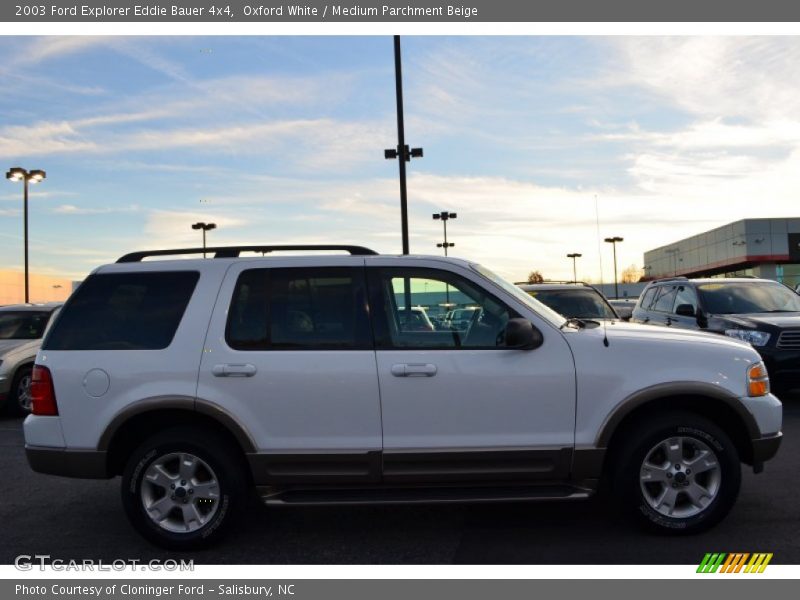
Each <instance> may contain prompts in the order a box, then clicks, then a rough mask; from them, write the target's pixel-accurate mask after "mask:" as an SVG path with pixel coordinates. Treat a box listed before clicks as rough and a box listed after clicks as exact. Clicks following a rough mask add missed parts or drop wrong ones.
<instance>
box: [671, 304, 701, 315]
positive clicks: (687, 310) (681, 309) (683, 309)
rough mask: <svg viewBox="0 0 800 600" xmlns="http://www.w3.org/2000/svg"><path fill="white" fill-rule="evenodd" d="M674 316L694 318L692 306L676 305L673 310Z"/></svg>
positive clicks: (694, 313)
mask: <svg viewBox="0 0 800 600" xmlns="http://www.w3.org/2000/svg"><path fill="white" fill-rule="evenodd" d="M675 314H676V315H680V316H682V317H694V316H696V312H695V309H694V306H692V305H691V304H678V306H677V307H676V308H675Z"/></svg>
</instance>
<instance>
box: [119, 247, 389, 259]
mask: <svg viewBox="0 0 800 600" xmlns="http://www.w3.org/2000/svg"><path fill="white" fill-rule="evenodd" d="M297 250H341V251H343V252H349V253H350V254H351V255H353V256H372V255H375V254H378V253H377V252H375V251H374V250H370V249H369V248H364V247H363V246H346V245H335V244H333V245H314V244H299V245H289V246H214V247H210V248H178V249H173V250H142V251H139V252H131V253H129V254H126V255H125V256H122V257H121V258H119V259H118V260H117V262H118V263H130V262H141V261H142V260H143V259H145V258H147V257H149V256H177V255H181V254H213V255H214V258H238V257H239V254H240V253H242V252H261V253H262V254H267V253H270V252H292V251H297Z"/></svg>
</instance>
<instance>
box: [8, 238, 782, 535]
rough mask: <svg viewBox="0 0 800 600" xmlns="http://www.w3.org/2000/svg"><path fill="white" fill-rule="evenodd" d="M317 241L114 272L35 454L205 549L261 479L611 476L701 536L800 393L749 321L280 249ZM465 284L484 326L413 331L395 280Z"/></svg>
mask: <svg viewBox="0 0 800 600" xmlns="http://www.w3.org/2000/svg"><path fill="white" fill-rule="evenodd" d="M298 249H303V250H309V248H308V247H306V246H302V247H298V246H282V247H276V246H255V247H252V246H248V247H243V248H211V249H209V250H208V252H209V254H212V255H213V256H214V258H211V259H209V260H202V259H193V258H191V259H185V258H184V259H178V260H142V259H144V258H147V257H155V256H162V257H163V256H169V255H170V254H176V255H185V254H190V253H194V254H200V253H202V252H203V249H202V248H200V249H190V250H186V249H182V250H174V251H173V250H162V251H152V252H138V253H133V254H129V255H126V256H124V257H122V258H121V259H120V260H119V261H118V262H117V263H116V264H111V265H106V266H103V267H100V268H98V269H96V270H95V271H94V272H93V273H92V274H91V275H90V276H89V277H88V278H87V279H86V280H85V281H84V282H83V283H82V284H81V286H80V288H78V290H77V291H76V292H75V293H74V294H73V295H72V297H71V298H70V299H69V300H68V301H67V303H66V305H65V306H64V308H63V310H62V312H61V314H60V315H59V317H58V319H57V320H56V321H55V323H54V325H53V327H52V328H51V329H50V331H49V332H48V334H47V336H46V339H45V341H44V344H43V346H42V349H41V350H40V352H39V354H38V356H37V360H36V366H35V367H34V370H33V385H32V396H33V414H32V415H31V416H29V417H28V418H27V419H26V420H25V427H24V429H25V444H26V454H27V458H28V461H29V463H30V465H31V467H32V468H33V469H34V470H35V471H38V472H41V473H50V474H54V475H62V476H67V477H83V478H110V477H114V476H117V475H121V476H122V500H123V506H124V509H125V512H126V514H127V516H128V518H129V520H130V521H131V523H132V524H133V526H134V527H135V528H136V530H137V531H139V532H140V533H141V534H142V535H143V536H144V537H146V538H147V539H149V540H151V541H152V542H154V543H156V544H160V545H162V546H165V547H169V548H174V549H189V548H196V547H199V546H204V545H208V544H211V543H213V542H214V541H215V540H217V539H219V538H220V536H222V535H223V534H224V533H225V532H226V531H227V530H228V529H229V528H230V525H231V522H232V521H233V520H234V519H235V518H236V517H237V516H240V515H241V514H242V513H243V512H244V507H245V501H246V498H247V497H248V495H249V493H250V492H249V491H248V489H249V488H251V487H255V489H256V490H257V491H258V493H259V494H260V495H261V497H262V499H263V500H264V502H266V503H267V504H284V505H286V504H294V505H313V504H330V503H337V502H339V503H354V502H355V503H367V502H372V503H376V502H377V503H381V502H384V503H387V502H388V503H398V502H453V501H484V502H485V501H535V500H553V499H582V498H588V497H590V496H592V495H594V494H595V493H596V492H597V491H598V489H600V487H601V486H600V482H601V481H604V482H607V484H608V485H607V488H608V490H609V494H610V498H612V499H613V504H614V505H615V506H617V507H618V508H619V509H620V511H622V512H623V513H625V514H627V515H628V516H630V517H631V518H632V519H634V520H636V521H638V522H640V523H642V524H643V525H647V526H649V527H651V528H653V529H655V530H658V531H669V532H678V533H695V532H698V531H701V530H704V529H706V528H708V527H711V526H713V525H714V524H715V523H717V522H718V521H720V520H721V519H722V518H723V517H724V516H725V515H726V514H727V513H728V511H729V510H730V509H731V507H732V506H733V505H734V502H735V500H736V497H737V494H738V491H739V486H740V483H741V467H740V464H741V463H744V464H747V465H751V466H752V467H753V469H754V471H755V472H760V471H761V470H762V468H763V465H764V462H765V461H767V460H769V459H770V458H772V456H773V455H774V454H775V453H776V452H777V450H778V447H779V445H780V441H781V435H782V434H781V421H782V409H781V403H780V401H779V400H778V399H777V398H775V396H773V395H771V394H770V391H769V378H768V376H767V373H766V369H765V368H764V364H763V363H762V362H761V358H760V357H759V355H758V353H756V352H755V350H753V349H752V348H751V347H750V346H749V345H747V344H744V343H742V342H740V341H738V340H734V339H730V338H726V337H723V336H709V335H706V334H701V333H697V332H691V331H679V330H675V331H670V332H668V333H665V332H661V331H659V330H657V329H656V328H654V327H645V326H641V325H633V324H628V323H620V322H615V323H614V324H613V326H608V327H599V326H597V324H596V323H595V324H594V325H591V324H589V323H584V322H581V321H576V320H567V319H565V318H564V317H563V316H562V315H559V314H558V313H556V312H554V311H553V310H551V309H549V308H548V307H547V306H545V305H544V304H542V303H541V302H538V301H537V300H535V299H534V298H532V297H531V296H529V295H528V294H526V293H525V292H523V291H522V290H521V289H519V288H518V287H517V286H515V285H513V284H511V283H508V282H506V281H505V280H503V279H501V278H499V277H497V276H496V275H494V274H493V273H492V272H491V271H489V270H487V269H485V268H484V267H481V266H480V265H477V264H475V263H472V262H468V261H465V260H459V259H456V258H452V257H451V258H445V257H420V256H414V257H409V256H402V257H400V256H380V255H376V254H375V253H374V252H372V251H370V250H367V249H365V248H361V247H357V246H348V247H338V246H320V247H317V249H319V250H334V249H339V250H342V249H344V250H347V251H348V252H349V253H350V256H339V255H333V254H321V255H320V254H318V255H316V256H314V255H311V256H289V255H281V254H280V252H279V251H280V250H298ZM243 250H256V251H258V252H262V253H265V254H266V256H264V257H256V258H249V257H248V258H245V257H239V255H240V252H242V251H243ZM426 284H428V285H426ZM445 286H449V288H448V289H451V290H453V291H454V292H458V293H459V294H462V295H463V296H459V297H466V298H468V299H469V302H470V304H471V305H473V306H476V307H479V309H480V314H479V315H478V316H477V318H475V319H473V320H472V322H471V323H470V324H469V327H468V328H467V329H465V330H433V331H430V330H425V331H419V330H417V329H409V328H407V327H406V323H404V321H403V320H402V318H401V315H400V312H401V311H400V309H399V308H398V303H397V298H398V295H397V293H396V290H398V289H400V288H401V287H403V288H404V289H405V290H406V291H405V292H404V295H405V294H406V293H407V294H408V296H410V298H409V305H418V304H419V303H420V300H421V297H420V296H419V295H418V294H419V292H418V290H419V291H421V290H423V289H425V288H428V287H429V288H432V289H439V288H442V287H445ZM298 315H301V316H302V318H298ZM604 489H605V486H604ZM53 501H54V502H56V501H58V500H57V499H56V498H55V497H54V500H53ZM82 501H83V502H99V501H100V500H99V499H95V498H86V499H83V500H82ZM98 508H99V507H98ZM576 527H579V524H577V522H576Z"/></svg>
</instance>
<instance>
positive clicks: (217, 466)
mask: <svg viewBox="0 0 800 600" xmlns="http://www.w3.org/2000/svg"><path fill="white" fill-rule="evenodd" d="M176 454H185V455H189V456H193V457H196V458H197V459H199V463H197V464H198V465H201V466H199V467H197V469H198V473H199V474H198V478H200V479H203V480H204V482H205V484H206V485H208V484H209V482H212V483H213V481H216V482H217V483H218V486H217V498H216V500H206V499H201V498H199V497H193V496H190V495H189V494H191V493H193V492H194V489H192V485H193V483H194V484H195V485H197V486H198V487H197V488H196V489H198V491H199V490H200V487H199V486H201V485H203V481H200V479H196V478H191V479H190V480H189V481H188V485H187V486H186V487H183V486H182V485H181V481H180V478H179V479H177V480H174V481H175V483H174V484H173V485H177V486H178V488H177V489H175V492H174V494H173V492H172V490H170V489H167V488H166V486H165V487H163V488H162V487H161V486H158V485H155V484H153V483H151V482H149V481H148V482H145V475H146V474H147V473H148V469H150V468H151V467H153V468H155V465H154V463H157V462H158V464H165V465H167V466H169V467H170V468H172V463H170V460H169V457H170V456H172V455H176ZM159 461H163V463H162V462H159ZM180 463H181V461H180V460H177V461H176V463H175V465H176V468H180ZM202 463H205V464H204V465H203V464H202ZM151 472H152V471H151ZM208 473H211V477H209V476H208ZM170 481H173V480H170ZM184 481H185V480H184ZM247 487H248V484H247V477H246V473H245V465H244V460H243V457H242V456H241V453H240V452H239V450H238V448H236V447H234V446H233V445H232V444H231V443H228V442H227V441H226V440H224V439H222V438H221V437H220V436H218V435H217V434H216V432H214V431H212V430H207V429H204V428H200V427H172V428H170V429H165V430H164V431H161V432H159V433H157V434H155V435H153V436H152V437H150V438H149V439H147V440H146V441H145V442H144V443H143V444H142V445H141V446H139V447H138V448H137V449H136V450H135V451H134V452H133V453H132V454H131V456H130V458H129V459H128V462H127V463H126V465H125V470H124V472H123V475H122V490H121V491H122V504H123V507H124V508H125V513H126V514H127V515H128V519H129V520H130V522H131V524H132V525H133V527H134V528H135V529H136V531H137V532H139V534H141V535H142V536H143V537H144V538H146V539H147V540H149V541H150V542H152V543H153V544H156V545H157V546H161V547H163V548H168V549H170V550H197V549H201V548H205V547H208V546H211V545H213V544H214V543H216V542H217V541H219V540H220V539H221V538H222V537H223V536H224V535H225V534H226V533H227V532H228V530H229V529H230V528H231V526H232V525H233V523H234V521H235V520H236V518H237V517H239V516H240V515H241V514H242V513H243V512H244V508H245V506H246V501H247ZM143 488H144V489H143ZM162 489H163V490H164V493H165V494H167V495H170V497H172V496H173V495H174V496H176V497H177V494H178V492H179V490H180V489H183V495H181V496H180V497H179V498H177V500H176V501H177V502H184V501H185V502H184V504H186V505H187V510H189V507H191V506H195V507H196V510H197V511H198V513H200V512H203V511H205V510H208V511H209V512H208V513H207V514H206V515H205V516H206V517H207V518H208V520H207V521H206V522H205V523H203V524H202V525H201V526H198V525H193V527H196V529H193V530H189V526H187V530H185V531H176V530H175V529H174V527H173V528H172V530H170V529H168V527H172V524H174V523H176V522H177V523H179V522H180V520H181V519H183V518H184V517H183V515H184V514H185V513H184V512H183V507H174V508H172V509H171V510H170V511H169V512H168V514H169V515H170V517H169V518H164V519H163V520H162V521H161V522H162V523H163V525H162V524H158V523H157V522H156V520H154V518H151V516H150V515H149V514H148V511H147V509H146V507H145V502H146V501H147V502H151V501H152V497H153V494H156V495H157V496H158V495H160V494H159V492H160V491H161V490H162ZM188 490H191V491H188ZM145 498H147V500H145ZM181 498H182V499H183V500H181ZM158 500H169V499H168V498H166V497H165V496H162V497H159V498H158ZM176 501H171V500H170V501H169V503H171V504H174V503H175V502H176ZM155 502H157V500H155V501H152V502H151V511H153V512H154V514H156V515H160V514H161V513H160V512H157V509H156V508H152V506H153V504H154V503H155ZM187 502H188V504H187ZM201 503H205V504H202V505H201ZM214 507H216V508H214ZM165 512H166V511H165ZM198 523H199V521H198Z"/></svg>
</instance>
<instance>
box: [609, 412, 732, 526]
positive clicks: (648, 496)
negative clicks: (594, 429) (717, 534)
mask: <svg viewBox="0 0 800 600" xmlns="http://www.w3.org/2000/svg"><path fill="white" fill-rule="evenodd" d="M670 439H671V440H675V441H677V440H679V439H680V440H682V441H683V442H684V443H683V445H682V446H680V447H682V448H684V453H685V456H688V458H689V459H691V458H696V457H697V456H699V454H698V453H699V452H708V451H710V454H713V459H714V461H715V463H716V465H717V466H718V469H711V470H709V471H704V472H702V473H699V474H698V473H691V472H688V474H687V471H686V465H683V474H682V476H681V475H679V473H680V470H678V471H676V470H675V469H674V467H668V468H667V470H669V471H672V473H671V474H669V473H667V470H665V471H662V470H661V469H652V468H649V469H646V467H645V465H644V461H645V459H646V458H649V463H650V464H653V463H659V462H660V459H661V457H662V456H663V457H664V465H668V464H671V461H669V460H668V459H667V451H668V450H669V447H668V446H669V445H662V446H660V447H659V445H660V443H661V442H666V441H667V440H670ZM671 446H672V448H673V452H674V451H676V450H674V449H676V448H678V447H679V446H678V444H677V443H673V444H671ZM673 456H674V455H673ZM612 460H614V461H615V464H612V465H611V467H612V469H613V471H612V476H611V480H610V482H609V483H610V484H611V485H610V488H611V489H610V492H611V498H612V500H613V502H614V504H615V506H616V507H618V508H619V509H621V511H622V512H623V514H625V515H626V516H628V517H629V518H632V519H633V520H634V521H635V522H637V523H638V524H639V525H642V526H644V527H646V528H648V529H650V530H651V531H657V532H660V533H667V534H693V533H699V532H701V531H705V530H706V529H709V528H710V527H713V526H714V525H716V524H717V523H719V522H720V521H721V520H722V519H723V518H724V517H725V516H726V515H727V514H728V512H730V510H731V508H732V507H733V505H734V503H735V502H736V498H737V496H738V495H739V487H740V485H741V478H742V473H741V465H740V463H739V454H738V452H737V450H736V446H735V445H734V443H733V442H732V441H731V439H730V437H729V436H728V435H727V434H726V433H725V432H724V431H723V430H722V429H720V428H719V427H717V426H716V425H715V424H714V423H712V422H711V421H709V420H708V419H706V418H704V417H702V416H700V415H696V414H693V413H690V412H670V413H665V414H661V415H656V416H653V417H648V418H647V419H644V420H641V421H640V422H638V423H637V424H636V426H635V427H632V428H629V429H628V431H627V439H625V440H624V441H623V442H622V444H621V445H620V446H619V447H618V448H616V449H615V451H614V454H613V457H612ZM679 464H683V463H679ZM645 469H646V470H645ZM695 470H696V471H699V470H700V468H696V469H695ZM689 471H691V469H689ZM645 476H647V477H653V478H654V479H656V481H653V482H651V481H646V482H642V481H641V480H640V478H641V477H645ZM662 477H664V478H666V477H669V479H664V480H663V481H664V483H662V482H661V481H660V479H661V478H662ZM666 482H669V483H666ZM695 483H696V484H698V485H701V486H702V487H703V489H707V490H709V491H710V490H714V493H713V495H710V496H708V497H706V498H704V500H703V502H701V503H700V504H701V506H698V505H697V503H692V502H691V496H690V494H689V493H688V492H689V489H690V486H691V489H692V490H693V491H696V490H697V489H698V488H697V487H695V486H694V484H695ZM667 488H669V489H667ZM665 492H666V493H668V494H671V495H675V498H676V500H675V502H674V503H673V507H672V514H664V513H665V512H670V510H669V503H666V504H662V505H661V507H660V510H658V509H657V508H656V507H654V506H653V504H652V503H653V502H654V503H656V504H657V503H658V500H659V498H660V494H664V493H665ZM708 498H711V499H710V500H709V499H708ZM705 502H707V504H704V503H705ZM693 511H696V514H694V513H693Z"/></svg>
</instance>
